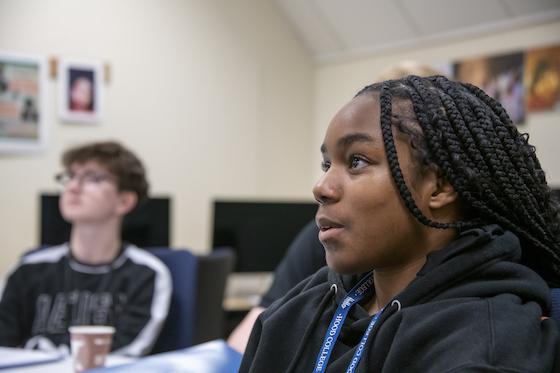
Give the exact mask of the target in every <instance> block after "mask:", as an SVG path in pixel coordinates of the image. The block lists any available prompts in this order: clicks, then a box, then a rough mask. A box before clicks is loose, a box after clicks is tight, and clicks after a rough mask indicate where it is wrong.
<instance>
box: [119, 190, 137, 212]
mask: <svg viewBox="0 0 560 373" xmlns="http://www.w3.org/2000/svg"><path fill="white" fill-rule="evenodd" d="M137 202H138V195H137V194H136V193H134V192H132V191H128V190H124V191H121V192H120V193H119V205H118V206H117V211H118V212H119V214H120V215H123V216H124V215H126V214H128V213H129V212H130V211H132V209H134V207H136V203H137Z"/></svg>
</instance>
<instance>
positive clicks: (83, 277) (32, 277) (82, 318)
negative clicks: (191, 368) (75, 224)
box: [0, 244, 172, 356]
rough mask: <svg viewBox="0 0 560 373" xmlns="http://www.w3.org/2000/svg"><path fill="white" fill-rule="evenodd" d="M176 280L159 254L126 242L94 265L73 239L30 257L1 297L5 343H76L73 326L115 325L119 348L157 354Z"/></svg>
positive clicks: (0, 337)
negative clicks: (79, 254)
mask: <svg viewBox="0 0 560 373" xmlns="http://www.w3.org/2000/svg"><path fill="white" fill-rule="evenodd" d="M171 290H172V282H171V275H170V273H169V270H168V269H167V267H166V266H165V264H163V263H162V262H161V261H160V260H159V259H158V258H156V257H155V256H154V255H152V254H150V253H149V252H147V251H145V250H141V249H139V248H137V247H135V246H133V245H125V246H123V248H122V250H121V253H120V254H119V256H118V257H117V258H116V259H115V260H114V261H113V262H111V263H108V264H103V265H95V266H92V265H86V264H83V263H80V262H78V261H77V260H76V259H74V258H73V257H72V255H71V252H70V249H69V247H68V245H67V244H64V245H61V246H54V247H50V248H46V249H42V250H38V251H35V252H32V253H30V254H27V255H25V256H23V257H22V258H21V260H20V262H19V263H18V265H17V267H16V268H15V269H14V270H13V271H12V273H11V274H10V276H9V277H8V280H7V282H6V286H5V288H4V292H3V294H2V298H1V301H0V346H8V347H25V348H40V349H48V348H53V347H55V346H56V347H59V346H61V345H66V346H68V345H69V334H68V327H69V326H72V325H112V326H114V327H115V328H116V333H115V335H114V338H113V345H112V349H113V351H114V352H116V353H120V354H125V355H130V356H140V355H144V354H146V353H148V352H150V350H151V348H152V346H153V344H154V342H155V340H156V338H157V337H158V335H159V332H160V330H161V328H162V326H163V323H164V321H165V318H166V317H167V313H168V310H169V304H170V300H171Z"/></svg>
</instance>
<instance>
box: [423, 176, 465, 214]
mask: <svg viewBox="0 0 560 373" xmlns="http://www.w3.org/2000/svg"><path fill="white" fill-rule="evenodd" d="M457 197H458V196H457V192H456V191H455V188H453V185H451V184H450V183H449V181H447V179H446V178H444V177H442V176H436V180H435V184H434V190H433V191H432V194H431V196H430V200H429V202H428V206H430V209H432V210H437V209H441V208H444V207H447V206H449V205H451V204H453V203H454V202H455V201H457Z"/></svg>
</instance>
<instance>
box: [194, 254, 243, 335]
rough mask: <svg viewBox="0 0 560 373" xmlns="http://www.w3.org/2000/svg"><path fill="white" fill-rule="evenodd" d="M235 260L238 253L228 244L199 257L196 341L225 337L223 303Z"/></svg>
mask: <svg viewBox="0 0 560 373" xmlns="http://www.w3.org/2000/svg"><path fill="white" fill-rule="evenodd" d="M234 260H235V254H234V252H233V250H231V249H229V248H220V249H215V250H214V251H212V253H210V254H209V255H206V256H200V257H198V276H197V280H198V286H197V298H196V299H197V301H196V311H195V315H196V323H195V329H194V344H200V343H203V342H207V341H211V340H214V339H219V338H223V337H224V329H225V323H224V322H225V320H224V316H225V314H224V310H223V307H222V304H223V300H224V292H225V287H226V282H227V278H228V276H229V274H230V272H231V271H232V269H233V265H234Z"/></svg>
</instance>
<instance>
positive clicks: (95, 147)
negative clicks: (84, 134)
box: [62, 141, 149, 204]
mask: <svg viewBox="0 0 560 373" xmlns="http://www.w3.org/2000/svg"><path fill="white" fill-rule="evenodd" d="M88 161H95V162H97V163H99V164H100V165H101V166H103V167H105V168H107V170H108V171H109V172H110V173H111V174H112V175H113V176H115V177H116V179H117V186H118V188H119V190H121V191H122V190H125V191H132V192H135V193H136V194H137V196H138V204H140V203H142V202H144V201H146V200H147V198H148V188H149V185H148V181H147V180H146V170H145V169H144V165H143V164H142V162H141V161H140V159H139V158H138V157H137V156H136V155H135V154H134V153H132V152H131V151H130V150H128V149H127V148H125V147H124V146H122V145H121V144H119V143H118V142H115V141H106V142H95V143H91V144H86V145H82V146H78V147H75V148H71V149H69V150H67V151H66V152H64V154H63V155H62V164H63V165H64V167H65V168H66V169H69V168H70V166H71V165H73V164H76V163H78V164H83V163H86V162H88Z"/></svg>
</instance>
